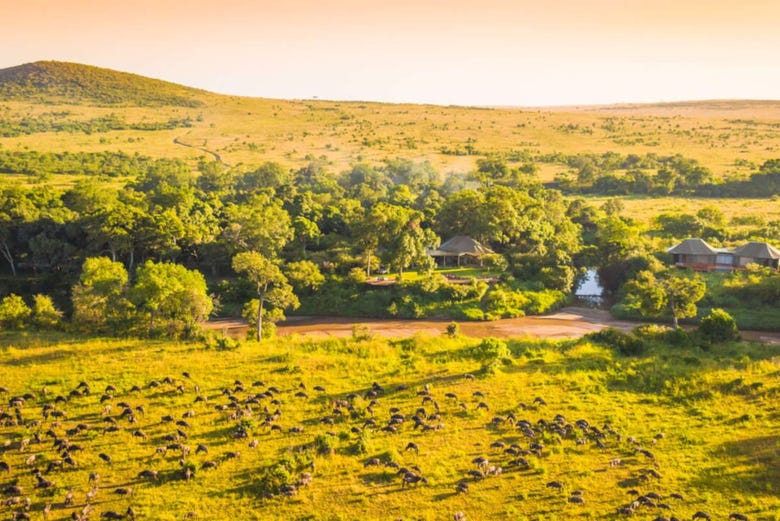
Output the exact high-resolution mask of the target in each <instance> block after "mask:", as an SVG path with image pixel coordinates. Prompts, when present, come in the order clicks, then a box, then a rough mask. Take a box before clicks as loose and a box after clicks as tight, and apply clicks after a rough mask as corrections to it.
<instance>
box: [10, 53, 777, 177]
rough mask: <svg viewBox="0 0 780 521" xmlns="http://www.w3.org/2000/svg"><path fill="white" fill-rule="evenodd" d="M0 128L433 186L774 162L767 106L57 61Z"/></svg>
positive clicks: (744, 169)
mask: <svg viewBox="0 0 780 521" xmlns="http://www.w3.org/2000/svg"><path fill="white" fill-rule="evenodd" d="M116 118H119V119H120V120H121V122H120V124H115V122H114V119H116ZM174 120H175V121H182V120H187V121H186V124H170V122H171V121H174ZM42 121H43V123H41V122H42ZM106 121H108V122H109V123H110V124H104V123H105V122H106ZM3 126H5V127H9V128H11V131H9V132H6V133H5V134H4V133H3V132H0V136H6V137H0V148H4V149H6V150H12V149H15V148H21V149H27V150H36V151H40V152H55V153H59V152H62V151H70V152H87V153H93V152H104V151H110V152H118V151H121V152H125V153H131V154H133V153H139V154H142V155H149V156H153V157H172V158H182V159H186V160H189V161H191V164H192V165H193V166H194V165H195V164H197V162H198V161H199V160H200V159H207V160H210V159H213V158H214V157H219V158H221V160H222V161H224V162H225V163H226V164H228V165H231V166H241V167H243V168H252V167H256V166H257V165H259V164H261V163H263V162H265V161H277V162H279V163H281V164H282V165H284V166H287V167H290V168H299V167H302V166H304V165H307V164H309V163H311V162H312V161H316V162H319V163H321V164H323V165H325V167H326V168H327V169H328V170H330V171H332V172H341V171H344V170H346V169H348V168H349V167H350V166H351V165H354V164H355V163H358V162H368V163H373V164H381V163H382V162H383V161H385V160H388V159H395V158H403V159H409V160H412V161H415V162H422V161H429V162H430V163H431V165H432V166H433V167H434V168H435V169H436V170H437V171H439V172H440V173H441V174H442V175H447V174H448V173H450V172H468V171H470V170H472V169H473V168H474V167H475V165H476V161H477V159H478V158H480V157H486V156H489V155H494V156H499V157H502V158H503V159H505V160H506V161H508V162H509V163H510V164H520V163H522V162H526V161H528V160H529V158H531V160H534V161H535V162H536V163H537V166H538V175H539V177H540V178H541V179H542V180H543V181H551V180H553V179H554V178H555V176H556V175H558V174H560V173H561V172H565V171H567V170H568V167H567V166H566V165H565V161H564V160H563V159H564V158H565V156H570V155H578V154H605V153H615V154H620V155H623V156H627V155H629V154H634V155H639V156H644V155H648V154H653V155H657V156H669V155H675V154H681V155H683V156H685V157H687V158H691V159H694V160H697V161H699V162H700V163H701V164H702V165H703V166H705V167H707V168H709V169H710V170H711V171H712V172H713V173H714V175H715V176H716V177H740V176H746V175H749V174H750V173H752V172H753V171H754V170H755V168H756V166H757V165H760V164H761V163H763V162H764V161H766V160H767V159H771V158H775V157H778V155H780V102H776V101H753V100H742V101H740V100H724V101H701V102H696V101H691V102H681V103H657V104H647V105H642V104H627V105H612V106H598V107H548V108H512V107H509V108H496V107H493V108H491V107H458V106H446V107H445V106H436V105H417V104H388V103H373V102H346V101H328V100H277V99H267V98H250V97H240V96H229V95H221V94H212V93H208V92H206V91H200V90H197V89H192V88H188V87H183V86H180V85H176V84H173V83H168V82H164V81H161V80H154V79H150V78H145V77H142V76H138V75H134V74H128V73H124V72H116V71H112V70H108V69H101V68H97V67H91V66H87V65H80V64H74V63H60V62H35V63H32V64H26V65H20V66H17V67H11V68H8V69H3V70H0V130H2V127H3ZM183 127H186V129H183ZM62 128H64V129H68V130H67V131H58V130H57V129H62ZM74 129H75V130H74ZM79 129H86V130H81V131H80V130H79ZM14 130H15V131H14ZM542 157H545V158H546V159H544V160H540V159H539V158H542ZM556 157H557V158H558V159H554V158H556ZM550 158H553V159H552V160H551V159H550Z"/></svg>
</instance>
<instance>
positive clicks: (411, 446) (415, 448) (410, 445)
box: [404, 441, 420, 454]
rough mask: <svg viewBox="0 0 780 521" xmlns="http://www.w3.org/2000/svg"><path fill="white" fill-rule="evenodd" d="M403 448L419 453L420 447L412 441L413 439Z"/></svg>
mask: <svg viewBox="0 0 780 521" xmlns="http://www.w3.org/2000/svg"><path fill="white" fill-rule="evenodd" d="M404 450H413V451H414V453H415V454H419V453H420V448H419V447H418V446H417V444H416V443H414V442H413V441H410V442H409V443H408V444H407V445H406V449H404Z"/></svg>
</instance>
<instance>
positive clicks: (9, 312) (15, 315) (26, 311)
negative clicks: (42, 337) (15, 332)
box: [0, 293, 32, 329]
mask: <svg viewBox="0 0 780 521" xmlns="http://www.w3.org/2000/svg"><path fill="white" fill-rule="evenodd" d="M30 315H32V310H31V309H30V308H29V307H28V306H27V304H25V303H24V300H23V299H22V297H20V296H19V295H16V294H14V293H11V294H10V295H8V296H7V297H5V298H4V299H3V300H2V302H0V324H2V326H3V327H4V328H7V329H22V328H24V325H25V323H26V322H27V320H28V319H29V318H30Z"/></svg>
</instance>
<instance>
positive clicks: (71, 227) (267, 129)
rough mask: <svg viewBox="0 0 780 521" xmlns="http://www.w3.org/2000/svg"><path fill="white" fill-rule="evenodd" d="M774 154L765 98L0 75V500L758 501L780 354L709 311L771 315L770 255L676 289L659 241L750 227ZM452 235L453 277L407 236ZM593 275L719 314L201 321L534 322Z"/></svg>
mask: <svg viewBox="0 0 780 521" xmlns="http://www.w3.org/2000/svg"><path fill="white" fill-rule="evenodd" d="M779 157H780V102H773V101H710V102H691V103H680V104H656V105H638V106H631V105H621V106H609V107H567V108H549V109H522V108H476V107H441V106H430V105H393V104H381V103H371V102H336V101H324V100H270V99H262V98H242V97H235V96H224V95H218V94H212V93H207V92H204V91H199V90H195V89H190V88H187V87H182V86H179V85H174V84H171V83H166V82H162V81H158V80H150V79H148V78H141V77H139V76H135V75H130V74H125V73H118V72H114V71H107V70H104V69H97V68H93V67H87V66H83V65H78V64H62V63H55V62H38V63H35V64H27V65H23V66H19V67H14V68H11V69H4V70H0V175H1V176H2V181H0V196H1V198H0V256H2V260H3V263H2V276H0V291H2V294H0V296H2V297H3V299H2V301H0V328H2V330H1V331H0V387H2V390H0V399H2V400H1V401H0V418H1V420H0V485H1V487H0V494H2V499H3V502H2V503H0V516H1V517H3V518H12V517H14V516H15V518H16V519H27V518H26V517H24V516H29V518H33V519H43V518H46V519H52V520H63V519H75V520H79V519H80V520H85V519H98V518H103V519H123V518H124V519H131V518H138V519H159V520H173V519H209V520H211V519H213V520H220V519H258V520H261V519H262V520H300V521H303V520H310V521H318V520H319V521H325V520H352V519H361V520H363V519H370V520H374V519H376V520H380V519H383V520H384V519H388V520H389V519H403V520H426V521H432V520H445V519H453V517H454V516H455V515H456V513H459V512H462V513H463V514H464V515H465V516H466V518H467V519H468V520H470V521H475V520H498V519H530V520H540V521H541V520H559V519H561V520H562V519H572V518H573V519H615V518H617V517H620V516H622V515H631V516H633V518H635V519H647V520H650V519H659V520H660V519H665V518H668V519H671V518H672V517H674V518H676V519H691V518H692V517H693V516H694V515H695V514H696V513H698V512H701V513H704V514H706V515H707V516H709V517H711V518H712V519H713V520H715V519H722V520H725V519H728V518H729V516H730V514H732V513H734V514H737V516H736V517H734V519H736V521H741V520H742V519H745V518H747V519H750V520H751V521H753V520H766V521H768V520H773V521H776V520H778V519H780V517H779V516H780V514H778V512H780V493H779V492H780V491H779V490H778V483H780V465H778V455H779V454H780V411H779V410H778V403H779V402H778V394H779V392H780V370H779V369H778V365H779V364H780V347H778V345H773V344H769V345H762V344H755V343H748V342H739V341H736V340H729V341H726V342H721V343H717V342H718V341H719V340H723V339H733V338H735V336H736V325H737V323H735V322H734V321H733V320H731V317H729V316H728V314H727V313H726V312H724V311H722V310H717V309H716V308H721V307H722V308H727V311H728V310H730V311H732V312H735V313H734V314H735V316H736V317H737V318H738V319H739V321H741V322H739V325H740V327H744V324H749V325H751V326H752V327H761V328H763V329H770V330H771V329H776V328H777V325H776V324H777V317H778V314H777V313H776V311H777V309H778V308H777V305H778V304H777V303H778V302H780V300H779V299H780V283H779V282H780V278H778V275H777V273H775V272H773V271H772V270H771V269H770V268H759V267H751V268H750V269H749V270H746V271H741V272H734V273H731V274H711V275H708V277H707V280H706V283H707V284H708V286H707V287H708V288H709V289H708V292H705V285H704V281H703V278H700V277H698V276H696V277H694V276H693V275H692V274H690V275H691V276H690V277H688V274H684V275H683V276H681V275H680V273H681V271H680V270H677V269H676V268H669V267H668V262H667V261H668V259H666V258H665V257H664V255H663V252H664V248H665V247H666V246H668V245H670V244H673V243H674V242H675V241H679V240H681V239H683V238H686V237H690V236H699V235H700V236H702V237H704V238H706V239H707V240H710V241H713V244H715V245H717V246H734V245H736V244H738V243H741V242H745V241H748V240H752V241H759V240H760V241H768V242H773V243H775V244H776V237H777V230H778V227H779V226H780V208H779V207H778V205H777V197H778V196H780V159H778V158H779ZM716 195H717V196H718V197H715V196H716ZM705 196H707V197H705ZM725 197H728V199H727V198H725ZM460 235H468V236H470V237H475V238H477V239H479V240H480V241H481V242H482V243H483V244H485V245H489V246H491V247H492V249H493V251H494V253H491V254H489V255H486V256H485V259H484V260H485V265H484V266H482V265H480V267H479V268H476V267H475V266H472V267H470V268H463V269H458V270H456V273H457V274H459V275H460V276H461V277H470V276H472V275H481V276H483V277H482V279H480V280H477V278H473V280H464V281H461V282H466V283H465V284H454V283H452V281H451V280H449V279H447V278H445V277H444V276H442V274H441V273H435V271H434V266H433V260H432V258H431V257H430V255H429V249H428V248H429V247H432V246H433V247H435V246H436V244H439V242H436V241H439V240H446V239H447V238H450V237H454V236H460ZM594 268H596V269H598V270H599V274H600V276H601V275H602V274H606V275H611V277H610V278H607V277H602V279H601V280H602V284H603V285H604V287H605V288H606V289H607V291H610V292H612V295H613V296H616V297H618V298H620V297H621V296H622V297H625V295H622V293H621V291H622V288H625V287H629V288H633V291H635V292H636V294H631V295H629V296H631V297H632V298H631V299H629V298H627V297H626V298H624V300H623V303H622V304H620V305H622V306H623V311H624V312H627V313H628V312H638V311H637V310H640V311H642V308H641V306H640V307H637V305H638V304H637V302H639V304H643V303H644V302H645V301H650V300H652V299H644V300H643V299H640V298H634V297H636V295H640V296H641V295H642V294H643V293H642V291H644V290H648V291H649V290H655V289H656V283H655V282H653V281H660V282H658V284H662V283H666V286H663V287H662V290H663V291H664V292H667V289H663V288H672V289H669V290H668V293H669V294H670V295H672V296H677V295H679V294H681V292H679V291H677V292H675V291H673V289H674V288H675V287H688V288H693V290H695V291H693V290H692V291H691V293H696V294H698V293H701V295H699V296H698V297H697V302H698V305H699V309H698V312H699V315H702V311H703V310H706V311H707V312H709V311H710V310H711V309H716V311H717V312H713V315H714V316H715V317H716V318H717V317H721V319H722V321H721V322H720V325H721V326H729V327H731V326H733V331H731V330H730V329H728V328H725V327H724V328H722V330H721V331H720V332H721V333H724V334H723V335H721V336H718V335H711V336H709V337H707V336H706V335H703V334H699V333H696V332H695V333H692V334H691V335H688V333H684V332H682V331H673V330H663V329H661V328H656V327H654V326H650V327H646V328H645V329H643V330H642V331H644V332H643V333H641V334H640V333H637V334H632V335H622V334H620V333H616V332H607V333H605V334H604V335H602V336H598V335H593V336H590V337H588V338H584V339H580V340H566V341H560V342H545V341H539V340H524V339H521V340H513V341H507V343H506V344H505V343H504V342H502V341H498V340H493V339H476V338H466V337H462V336H457V335H456V334H454V332H455V331H454V330H456V329H457V324H452V325H451V328H452V329H453V331H451V333H453V334H451V335H450V336H446V337H445V336H436V337H434V336H424V335H418V336H415V337H412V338H407V339H401V340H387V339H375V338H371V336H370V335H369V334H367V332H366V331H362V330H361V329H360V328H356V329H355V331H354V333H353V336H352V338H349V339H324V340H316V341H315V340H311V339H307V338H303V337H286V338H277V339H273V338H271V339H265V340H262V341H260V342H234V341H233V340H231V339H227V338H219V337H210V339H209V340H208V341H205V342H204V341H203V340H202V339H201V337H200V332H199V330H198V324H199V323H200V322H202V321H203V320H207V319H208V317H210V316H212V315H213V314H214V313H220V314H222V315H223V316H232V317H236V316H238V315H239V314H241V313H243V316H244V317H246V318H247V319H248V320H250V322H251V323H253V324H258V326H257V329H259V335H258V336H262V335H263V334H266V335H270V334H271V333H272V331H273V327H272V325H273V323H274V322H276V321H279V320H281V319H282V318H283V313H282V312H283V311H284V310H289V311H293V310H295V309H296V308H297V309H298V311H299V312H301V313H309V314H333V313H340V314H342V315H357V316H364V317H365V316H379V317H387V316H391V317H395V318H421V317H428V318H436V319H445V318H447V319H454V320H498V319H500V318H502V317H518V316H524V315H525V314H526V313H528V314H542V313H545V312H548V311H550V310H553V309H556V308H558V307H560V306H562V305H564V304H566V303H567V302H569V299H570V297H571V294H572V292H573V290H574V288H575V287H576V281H577V280H579V278H581V277H582V275H583V274H584V273H585V272H586V270H587V269H594ZM404 270H407V271H406V272H404ZM411 271H416V273H415V274H414V275H411V274H410V272H411ZM378 273H379V274H381V275H382V276H381V277H380V278H381V281H380V282H387V280H386V279H387V278H389V276H391V275H390V274H391V273H392V274H394V273H397V274H398V275H397V276H398V279H397V282H398V283H397V284H388V285H387V287H384V285H383V284H379V285H378V286H379V287H374V286H372V285H371V282H372V281H371V280H369V278H370V277H371V276H373V277H374V279H376V275H377V274H378ZM404 273H407V276H406V277H404ZM654 273H658V274H659V276H658V278H653V277H654V275H653V274H654ZM385 275H388V277H385ZM485 275H491V276H490V277H489V278H488V277H485ZM651 276H652V277H651ZM686 277H687V278H686ZM683 279H684V280H683ZM700 279H702V280H700ZM642 281H644V282H645V285H644V286H643V285H642V284H641V283H642ZM670 281H671V282H670ZM373 282H376V280H374V281H373ZM392 282H396V281H395V280H394V281H392ZM672 282H674V283H675V284H677V286H673V285H672ZM682 283H689V284H688V285H687V286H679V285H680V284H682ZM269 288H270V289H269ZM705 295H706V296H705ZM651 296H654V297H658V299H656V300H657V301H658V302H661V303H664V302H665V301H664V300H663V299H664V298H665V299H667V300H669V299H671V298H672V297H670V296H669V295H667V294H666V293H664V294H663V295H659V294H658V292H657V291H656V292H653V295H651ZM691 298H693V297H691ZM632 299H633V300H632ZM653 302H656V301H653ZM651 303H652V302H651ZM264 304H265V305H266V307H265V308H264V307H263V305H264ZM688 304H690V305H688ZM695 304H696V303H685V304H684V306H683V305H681V306H679V307H678V308H679V309H683V307H684V309H685V313H686V314H685V316H681V317H680V318H686V317H688V318H692V319H693V320H694V321H697V320H699V319H703V318H704V317H703V316H697V308H696V305H695ZM298 305H300V307H298ZM632 306H633V307H632ZM691 306H692V308H693V309H692V311H691V310H690V308H691ZM616 307H617V306H616ZM667 307H668V306H666V305H663V306H661V305H659V306H658V309H655V310H652V309H651V310H650V311H648V313H652V314H651V315H647V316H651V317H652V318H655V319H658V320H665V319H668V318H674V319H677V318H678V317H677V315H674V313H675V312H676V310H677V309H678V308H675V305H674V304H672V305H671V312H672V314H673V317H670V316H669V314H668V313H667V314H666V315H664V312H665V311H664V310H665V309H666V308H667ZM242 310H243V311H242ZM745 310H749V311H751V312H753V311H755V313H754V314H752V315H750V316H748V318H749V319H750V320H749V321H746V319H745V316H746V315H745V313H744V311H745ZM689 311H690V312H689ZM737 311H738V312H740V313H742V314H737V313H736V312H737ZM631 316H632V317H643V315H631ZM644 318H647V317H644ZM711 318H712V315H711V316H710V319H711ZM726 318H728V319H729V320H730V322H729V321H727V320H726ZM263 319H265V322H262V320H263ZM255 320H257V321H256V322H255ZM712 323H713V321H712V320H711V321H710V324H712ZM716 325H717V323H716ZM269 326H270V327H269ZM726 333H727V334H726ZM79 334H80V336H79ZM99 335H106V336H99ZM112 335H113V337H112ZM174 337H178V338H189V339H190V340H189V341H187V342H184V341H182V342H176V341H173V340H162V338H174ZM605 339H606V340H605ZM702 346H703V347H702ZM629 354H631V355H633V356H628V355H629ZM621 509H624V510H622V512H623V513H622V514H620V512H621ZM704 514H700V515H698V517H699V518H705V517H704ZM456 519H458V518H456ZM460 519H462V518H460Z"/></svg>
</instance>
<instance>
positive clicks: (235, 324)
mask: <svg viewBox="0 0 780 521" xmlns="http://www.w3.org/2000/svg"><path fill="white" fill-rule="evenodd" d="M450 322H451V321H449V320H391V319H371V318H364V319H361V318H346V317H290V318H289V319H288V320H287V321H286V322H283V323H280V324H279V325H278V330H277V334H278V335H280V336H285V335H294V334H297V335H309V336H312V337H318V338H322V337H328V336H334V337H349V336H352V331H353V327H354V326H359V327H366V328H367V329H368V331H369V332H370V333H371V334H374V335H380V336H384V337H393V338H397V337H408V336H412V335H414V334H416V333H419V332H422V333H429V334H434V335H437V334H441V333H444V331H445V329H446V328H447V324H449V323H450ZM459 325H460V333H461V334H463V335H467V336H473V337H486V336H493V337H498V338H513V337H523V336H532V337H538V338H575V337H580V336H582V335H584V334H586V333H590V332H592V331H598V330H600V329H604V328H605V327H615V328H618V329H621V330H623V331H629V330H631V329H632V328H633V327H635V326H636V324H635V323H632V322H625V321H621V320H615V319H613V318H612V317H611V316H610V315H609V313H608V312H606V311H601V310H596V309H587V308H564V309H562V310H561V311H559V312H558V313H555V314H553V315H546V316H534V317H523V318H510V319H504V320H497V321H493V322H459ZM207 328H208V329H213V330H217V331H219V330H221V331H225V332H226V333H227V334H229V335H231V336H243V335H244V334H245V332H246V324H245V323H243V322H240V321H229V320H217V321H212V322H209V323H208V325H207Z"/></svg>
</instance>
